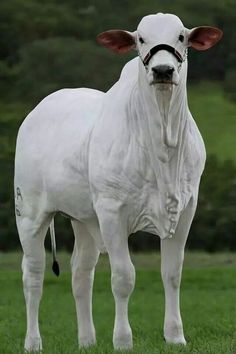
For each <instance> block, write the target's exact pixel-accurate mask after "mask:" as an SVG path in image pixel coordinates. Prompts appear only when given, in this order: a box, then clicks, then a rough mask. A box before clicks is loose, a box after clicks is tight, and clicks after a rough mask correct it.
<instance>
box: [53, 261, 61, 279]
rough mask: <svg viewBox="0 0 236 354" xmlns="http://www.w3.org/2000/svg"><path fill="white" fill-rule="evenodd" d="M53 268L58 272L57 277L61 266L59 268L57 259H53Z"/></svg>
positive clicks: (54, 271)
mask: <svg viewBox="0 0 236 354" xmlns="http://www.w3.org/2000/svg"><path fill="white" fill-rule="evenodd" d="M52 270H53V273H54V274H56V276H57V277H59V275H60V268H59V264H58V262H57V261H56V260H54V261H53V264H52Z"/></svg>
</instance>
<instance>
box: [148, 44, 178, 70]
mask: <svg viewBox="0 0 236 354" xmlns="http://www.w3.org/2000/svg"><path fill="white" fill-rule="evenodd" d="M160 50H167V52H169V53H171V54H173V55H174V56H175V58H176V59H177V60H178V62H179V63H181V64H182V63H183V61H184V59H183V57H182V55H181V54H180V53H179V52H178V51H177V50H176V49H175V48H174V47H171V46H170V45H168V44H158V45H156V46H155V47H153V48H152V49H150V51H149V52H148V53H147V55H146V56H145V58H144V59H143V64H144V66H148V63H149V61H150V60H151V58H152V57H153V55H154V54H156V53H157V52H159V51H160Z"/></svg>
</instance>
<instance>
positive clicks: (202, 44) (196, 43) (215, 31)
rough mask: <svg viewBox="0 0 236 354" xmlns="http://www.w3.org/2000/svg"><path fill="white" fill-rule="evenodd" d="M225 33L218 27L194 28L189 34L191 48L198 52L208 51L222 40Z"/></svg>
mask: <svg viewBox="0 0 236 354" xmlns="http://www.w3.org/2000/svg"><path fill="white" fill-rule="evenodd" d="M222 36H223V32H222V31H221V30H220V29H219V28H216V27H210V26H201V27H196V28H193V29H192V30H191V31H190V33H189V38H188V41H189V46H190V47H193V48H195V49H197V50H207V49H209V48H211V47H213V46H214V45H215V44H216V43H218V42H219V40H221V38H222Z"/></svg>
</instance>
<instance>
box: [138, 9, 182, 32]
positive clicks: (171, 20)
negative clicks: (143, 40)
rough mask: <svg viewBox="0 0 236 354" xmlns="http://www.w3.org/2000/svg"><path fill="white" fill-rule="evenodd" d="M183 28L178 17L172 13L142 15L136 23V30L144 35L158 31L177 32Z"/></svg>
mask: <svg viewBox="0 0 236 354" xmlns="http://www.w3.org/2000/svg"><path fill="white" fill-rule="evenodd" d="M183 29H184V25H183V23H182V21H181V20H180V19H179V17H177V16H175V15H172V14H163V13H157V14H155V15H148V16H145V17H143V19H142V20H141V21H140V23H139V25H138V32H140V33H142V34H146V35H154V34H157V33H158V32H159V33H162V34H168V33H178V32H181V30H183Z"/></svg>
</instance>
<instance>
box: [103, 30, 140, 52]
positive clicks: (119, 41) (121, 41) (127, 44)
mask: <svg viewBox="0 0 236 354" xmlns="http://www.w3.org/2000/svg"><path fill="white" fill-rule="evenodd" d="M97 41H98V43H99V44H102V45H103V46H104V47H106V48H108V49H110V50H112V51H113V52H115V53H120V54H123V53H127V52H129V51H130V50H131V49H134V48H135V47H136V43H135V32H134V33H131V32H127V31H122V30H110V31H106V32H102V33H100V34H99V35H98V36H97Z"/></svg>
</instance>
